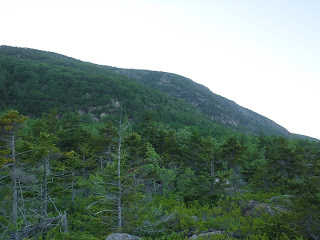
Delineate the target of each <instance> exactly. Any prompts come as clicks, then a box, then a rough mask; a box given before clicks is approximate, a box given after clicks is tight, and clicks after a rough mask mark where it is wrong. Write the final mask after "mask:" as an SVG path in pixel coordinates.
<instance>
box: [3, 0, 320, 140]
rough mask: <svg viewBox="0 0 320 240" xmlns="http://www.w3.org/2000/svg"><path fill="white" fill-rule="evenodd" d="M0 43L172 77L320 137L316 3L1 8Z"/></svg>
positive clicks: (42, 1)
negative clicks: (203, 86) (198, 85)
mask: <svg viewBox="0 0 320 240" xmlns="http://www.w3.org/2000/svg"><path fill="white" fill-rule="evenodd" d="M0 26H1V28H0V45H10V46H18V47H28V48H35V49H40V50H45V51H52V52H57V53H61V54H63V55H67V56H70V57H74V58H77V59H80V60H83V61H88V62H92V63H97V64H101V65H109V66H115V67H120V68H134V69H148V70H157V71H164V72H171V73H176V74H179V75H182V76H185V77H188V78H190V79H192V80H193V81H195V82H198V83H200V84H203V85H205V86H207V87H208V88H209V89H210V90H211V91H212V92H214V93H216V94H219V95H221V96H223V97H226V98H228V99H230V100H233V101H235V102H236V103H238V104H239V105H241V106H243V107H246V108H249V109H251V110H253V111H255V112H257V113H259V114H262V115H264V116H266V117H268V118H270V119H272V120H273V121H275V122H277V123H278V124H280V125H282V126H283V127H285V128H287V129H288V130H289V131H290V132H293V133H299V134H304V135H308V136H311V137H315V138H318V139H320V126H319V123H320V110H319V109H320V108H319V106H318V105H319V103H320V1H319V0H131V1H130V0H55V1H49V0H48V1H47V0H28V1H26V0H10V1H9V0H1V1H0Z"/></svg>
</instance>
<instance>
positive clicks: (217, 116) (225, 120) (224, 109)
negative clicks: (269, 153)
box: [108, 68, 290, 137]
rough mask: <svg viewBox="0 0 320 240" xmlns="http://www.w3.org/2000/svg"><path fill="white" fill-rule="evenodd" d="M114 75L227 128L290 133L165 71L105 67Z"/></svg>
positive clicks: (271, 133) (267, 132)
mask: <svg viewBox="0 0 320 240" xmlns="http://www.w3.org/2000/svg"><path fill="white" fill-rule="evenodd" d="M108 69H109V70H112V71H113V72H115V73H118V74H121V75H124V76H128V77H130V78H133V79H135V80H137V81H138V82H140V83H142V84H144V85H147V86H149V87H151V88H154V89H157V90H160V91H162V92H165V93H167V94H169V95H171V96H173V97H177V98H180V99H183V100H184V101H186V102H188V103H189V104H190V105H192V106H194V107H196V108H197V109H200V110H201V111H202V112H204V113H205V114H206V115H208V116H209V117H210V118H211V119H212V120H213V121H216V122H219V123H221V124H223V125H225V126H227V127H229V128H232V129H235V130H238V131H241V132H249V133H253V134H259V133H261V132H263V133H265V134H268V135H281V136H285V137H288V136H290V132H289V131H288V130H286V129H285V128H284V127H282V126H280V125H278V124H276V123H275V122H273V121H272V120H270V119H268V118H266V117H264V116H261V115H259V114H257V113H255V112H253V111H251V110H249V109H246V108H244V107H241V106H239V105H238V104H236V103H235V102H233V101H231V100H228V99H226V98H224V97H221V96H219V95H217V94H214V93H213V92H211V91H210V90H209V89H208V88H207V87H205V86H203V85H201V84H198V83H195V82H193V81H192V80H191V79H188V78H185V77H182V76H179V75H176V74H172V73H165V72H156V71H146V70H134V69H119V68H108Z"/></svg>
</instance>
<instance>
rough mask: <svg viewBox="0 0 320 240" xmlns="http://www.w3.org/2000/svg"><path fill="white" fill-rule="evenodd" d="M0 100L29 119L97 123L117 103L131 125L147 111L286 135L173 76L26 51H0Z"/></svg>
mask: <svg viewBox="0 0 320 240" xmlns="http://www.w3.org/2000/svg"><path fill="white" fill-rule="evenodd" d="M0 97H1V100H2V101H1V103H0V110H1V109H5V108H16V109H18V110H19V111H21V112H22V113H25V114H31V115H39V114H41V113H42V112H44V111H48V110H49V109H51V108H53V107H55V106H58V107H59V109H60V110H62V111H67V110H70V109H72V110H79V111H80V112H81V113H88V114H91V115H94V116H93V117H94V118H95V119H98V118H100V116H104V115H105V114H108V113H113V112H114V111H116V109H117V107H118V106H119V103H122V105H123V107H124V108H125V109H126V112H127V113H128V114H129V115H130V117H131V118H133V119H134V120H136V121H141V118H142V115H143V113H144V112H145V111H151V112H152V113H153V115H154V116H155V119H156V120H161V121H164V122H175V123H177V124H182V125H203V124H204V122H205V123H206V124H210V123H209V122H210V121H211V122H217V123H219V124H222V125H224V126H227V127H228V128H231V129H234V130H237V131H240V132H246V133H252V134H259V133H261V132H262V133H264V134H266V135H280V136H285V137H289V136H290V135H291V134H290V133H289V132H288V131H287V130H286V129H285V128H283V127H282V126H280V125H278V124H276V123H275V122H273V121H272V120H270V119H268V118H266V117H263V116H261V115H259V114H257V113H255V112H253V111H251V110H249V109H246V108H243V107H241V106H239V105H237V104H236V103H235V102H233V101H230V100H228V99H226V98H224V97H221V96H219V95H216V94H214V93H212V92H211V91H210V90H209V89H208V88H206V87H205V86H203V85H200V84H197V83H195V82H193V81H192V80H190V79H187V78H185V77H182V76H179V75H176V74H171V73H164V72H156V71H147V70H133V69H120V68H113V67H108V66H100V65H95V64H91V63H86V62H82V61H79V60H76V59H73V58H70V57H66V56H64V55H61V54H56V53H51V52H44V51H39V50H33V49H26V48H15V47H8V46H0ZM212 120H213V121H212Z"/></svg>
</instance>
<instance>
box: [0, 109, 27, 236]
mask: <svg viewBox="0 0 320 240" xmlns="http://www.w3.org/2000/svg"><path fill="white" fill-rule="evenodd" d="M27 119H28V117H26V116H23V115H21V114H20V113H19V112H18V111H15V110H11V111H8V112H6V113H4V114H3V115H2V116H0V131H1V136H2V138H3V140H4V142H6V143H7V144H8V147H9V148H10V150H11V156H10V157H9V159H7V163H9V162H11V163H10V164H9V165H11V178H12V226H13V229H14V230H13V234H12V238H13V239H14V240H17V239H18V225H17V221H18V204H19V200H18V181H19V180H18V169H17V156H18V154H17V153H16V142H17V139H16V133H17V131H18V129H19V128H21V127H22V126H23V123H24V122H26V121H27Z"/></svg>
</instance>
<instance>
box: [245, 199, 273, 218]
mask: <svg viewBox="0 0 320 240" xmlns="http://www.w3.org/2000/svg"><path fill="white" fill-rule="evenodd" d="M259 212H267V213H269V214H272V215H273V214H274V213H275V211H274V209H273V208H272V207H271V205H270V204H267V203H259V202H257V201H253V200H252V201H249V206H248V209H247V210H246V212H245V213H244V215H245V216H256V215H259Z"/></svg>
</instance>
